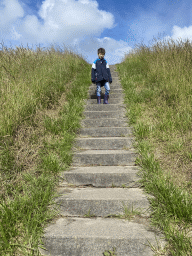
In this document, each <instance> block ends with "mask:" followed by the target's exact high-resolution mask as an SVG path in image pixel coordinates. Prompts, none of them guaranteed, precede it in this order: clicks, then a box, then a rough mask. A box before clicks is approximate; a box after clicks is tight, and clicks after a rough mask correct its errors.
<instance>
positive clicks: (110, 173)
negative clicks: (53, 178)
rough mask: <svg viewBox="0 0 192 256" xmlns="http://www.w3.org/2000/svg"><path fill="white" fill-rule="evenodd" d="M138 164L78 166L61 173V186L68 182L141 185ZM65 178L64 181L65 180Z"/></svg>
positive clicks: (78, 183)
mask: <svg viewBox="0 0 192 256" xmlns="http://www.w3.org/2000/svg"><path fill="white" fill-rule="evenodd" d="M138 170H139V169H138V167H137V166H97V167H95V166H91V167H76V168H71V169H70V170H69V171H65V172H62V173H61V174H60V177H61V179H62V180H61V181H60V184H59V185H60V186H64V187H66V186H67V183H66V181H67V182H68V183H70V184H74V185H77V186H80V185H92V186H94V187H112V186H116V187H123V186H124V187H129V188H130V187H139V186H140V184H139V182H138V181H139V180H140V178H139V176H138ZM63 180H64V181H63Z"/></svg>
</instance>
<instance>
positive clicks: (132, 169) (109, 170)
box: [62, 165, 139, 175]
mask: <svg viewBox="0 0 192 256" xmlns="http://www.w3.org/2000/svg"><path fill="white" fill-rule="evenodd" d="M138 170H139V167H138V166H129V165H128V166H99V167H95V166H88V167H86V166H85V167H72V168H71V169H70V170H69V171H65V172H63V173H62V174H63V175H65V174H69V173H93V174H97V173H102V174H113V173H115V174H116V173H117V174H119V175H121V174H123V173H137V172H138Z"/></svg>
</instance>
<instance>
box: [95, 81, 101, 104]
mask: <svg viewBox="0 0 192 256" xmlns="http://www.w3.org/2000/svg"><path fill="white" fill-rule="evenodd" d="M96 85H97V103H98V104H101V83H96Z"/></svg>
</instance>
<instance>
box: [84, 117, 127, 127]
mask: <svg viewBox="0 0 192 256" xmlns="http://www.w3.org/2000/svg"><path fill="white" fill-rule="evenodd" d="M127 125H128V124H127V120H126V119H125V118H119V119H117V118H99V119H92V118H87V119H84V120H82V122H81V127H84V128H88V127H90V128H91V127H127Z"/></svg>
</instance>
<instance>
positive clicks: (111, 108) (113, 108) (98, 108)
mask: <svg viewBox="0 0 192 256" xmlns="http://www.w3.org/2000/svg"><path fill="white" fill-rule="evenodd" d="M121 110H123V111H124V110H125V107H124V106H123V105H120V104H119V105H117V104H97V105H92V104H87V105H86V106H85V111H121Z"/></svg>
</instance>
